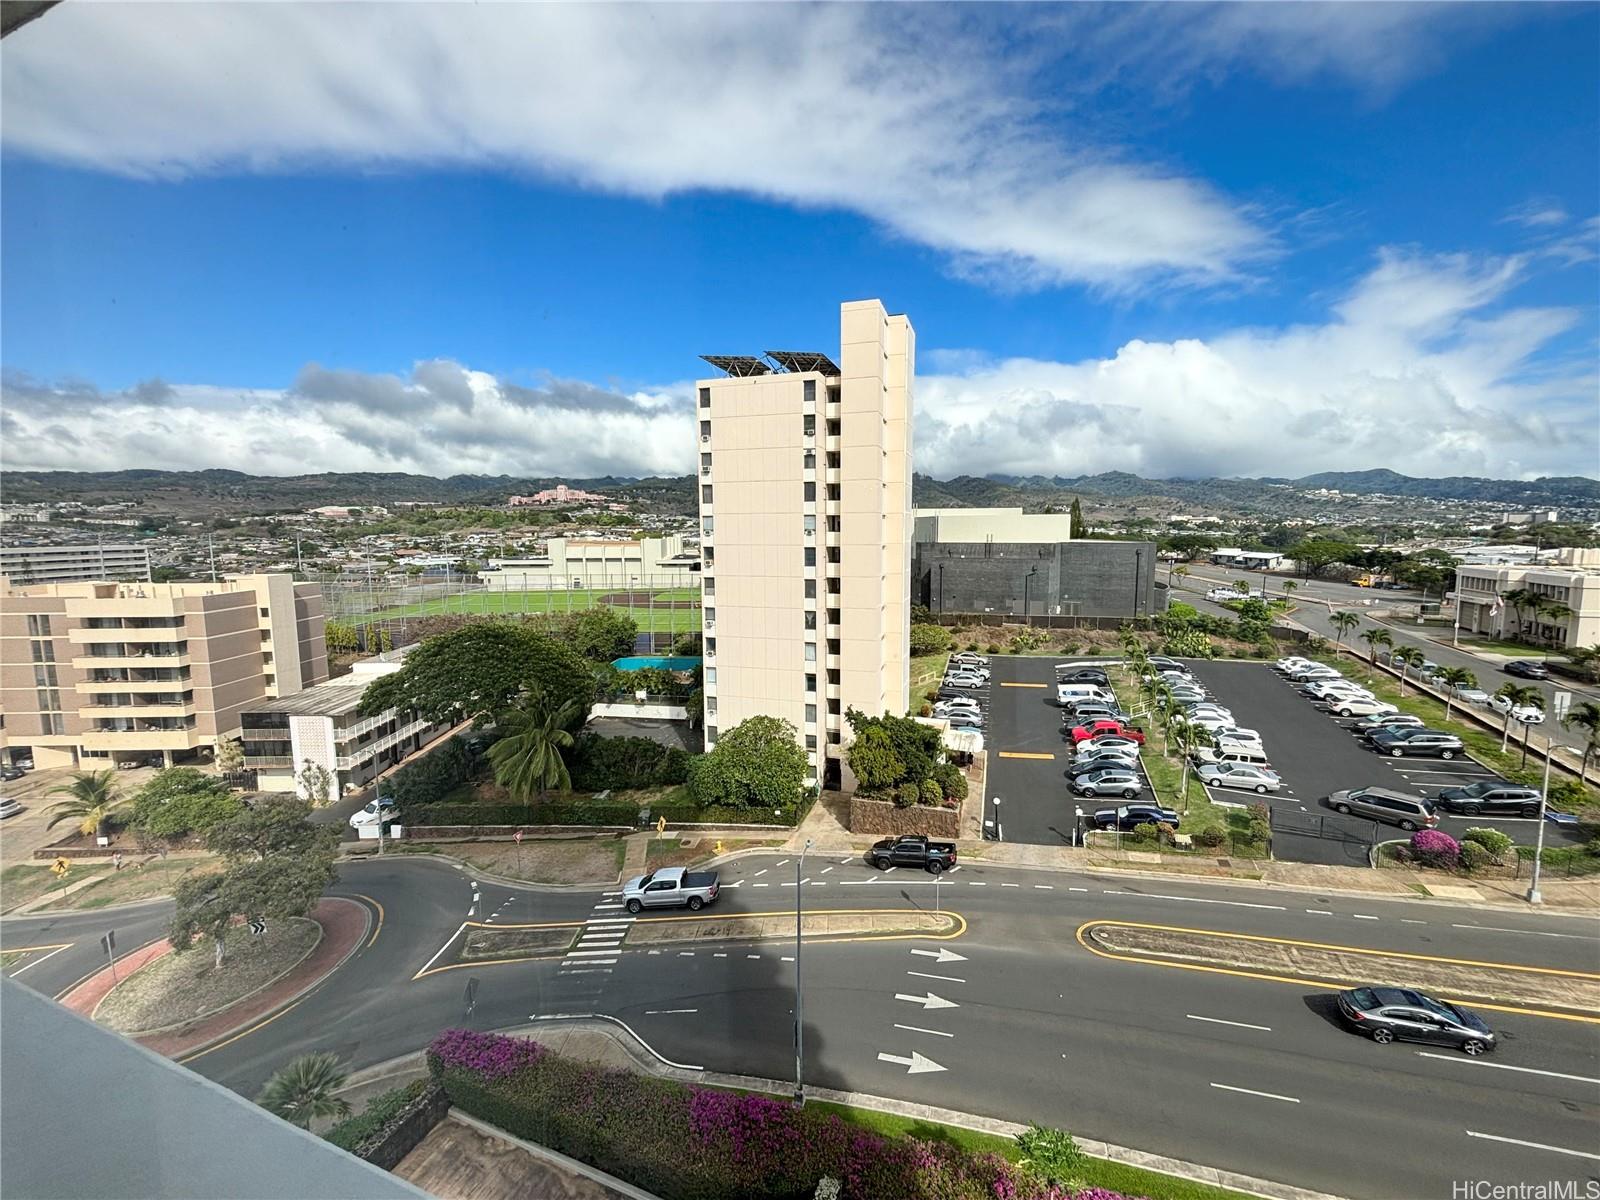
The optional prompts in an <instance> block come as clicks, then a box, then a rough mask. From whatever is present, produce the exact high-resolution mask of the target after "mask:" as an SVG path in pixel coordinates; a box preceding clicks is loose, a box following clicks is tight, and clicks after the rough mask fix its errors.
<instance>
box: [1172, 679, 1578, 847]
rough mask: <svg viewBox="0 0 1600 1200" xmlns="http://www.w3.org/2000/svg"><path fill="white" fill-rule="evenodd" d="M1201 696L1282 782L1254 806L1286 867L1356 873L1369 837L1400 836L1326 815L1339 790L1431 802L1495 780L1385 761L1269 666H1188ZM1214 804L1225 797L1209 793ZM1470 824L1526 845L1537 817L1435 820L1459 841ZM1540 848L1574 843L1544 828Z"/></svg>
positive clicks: (1472, 771) (1467, 769) (1462, 761)
mask: <svg viewBox="0 0 1600 1200" xmlns="http://www.w3.org/2000/svg"><path fill="white" fill-rule="evenodd" d="M1189 665H1190V666H1191V667H1192V668H1193V670H1194V673H1195V676H1196V678H1198V679H1199V680H1200V681H1201V683H1203V684H1204V685H1205V687H1206V689H1207V690H1208V691H1209V692H1211V693H1212V695H1213V696H1215V697H1216V698H1217V700H1218V701H1219V702H1221V703H1222V704H1225V705H1226V706H1227V707H1228V708H1229V709H1230V710H1232V712H1233V715H1234V718H1235V719H1236V720H1237V721H1238V723H1239V724H1240V725H1243V726H1245V727H1247V728H1250V729H1254V730H1257V731H1258V732H1259V733H1260V734H1261V742H1262V746H1263V747H1264V748H1265V750H1266V753H1267V757H1268V759H1270V760H1271V762H1272V767H1273V769H1274V770H1275V771H1277V772H1278V774H1279V775H1280V776H1282V777H1283V783H1284V786H1283V789H1282V790H1281V791H1279V792H1277V793H1276V794H1274V795H1270V796H1265V797H1256V796H1253V795H1244V796H1241V797H1239V799H1241V800H1245V801H1251V802H1253V801H1255V800H1257V799H1264V800H1265V801H1266V802H1267V803H1268V805H1269V806H1270V807H1271V808H1272V810H1273V826H1274V828H1273V838H1272V849H1273V856H1274V857H1276V858H1280V859H1286V860H1289V861H1292V862H1315V863H1336V864H1341V865H1365V863H1366V862H1367V848H1368V846H1369V845H1370V844H1371V842H1372V841H1373V839H1374V838H1376V840H1378V841H1387V840H1390V839H1393V838H1403V837H1407V836H1409V835H1408V834H1406V833H1405V832H1404V831H1402V830H1400V829H1398V828H1396V827H1394V826H1392V825H1381V824H1380V825H1377V826H1376V827H1375V826H1374V823H1373V822H1372V821H1368V820H1365V819H1363V818H1361V817H1356V816H1343V815H1341V814H1339V813H1336V812H1334V811H1333V810H1332V809H1331V808H1329V807H1328V806H1327V805H1326V804H1325V803H1324V801H1325V800H1326V799H1327V797H1328V795H1329V794H1330V793H1332V792H1336V791H1340V790H1343V789H1346V788H1358V787H1387V788H1393V789H1395V790H1396V791H1400V792H1407V793H1410V794H1413V795H1422V796H1428V795H1432V794H1433V793H1434V792H1436V791H1437V790H1438V789H1440V788H1446V787H1453V786H1455V785H1457V784H1464V783H1473V782H1475V781H1477V780H1480V779H1493V778H1495V777H1496V776H1495V774H1494V772H1492V771H1490V770H1489V769H1488V768H1486V767H1484V766H1482V765H1480V764H1479V763H1477V762H1475V761H1473V760H1472V759H1471V758H1456V759H1452V760H1448V761H1446V760H1444V759H1438V758H1420V757H1419V758H1403V759H1392V758H1385V757H1383V756H1382V755H1379V754H1377V753H1375V752H1373V751H1372V750H1370V749H1368V748H1367V747H1366V744H1365V742H1364V741H1363V740H1361V739H1359V738H1357V737H1356V735H1355V734H1354V733H1353V732H1352V727H1353V726H1354V725H1355V724H1356V723H1357V722H1356V720H1355V719H1349V720H1346V719H1343V718H1340V717H1336V716H1334V715H1333V714H1332V713H1330V712H1328V710H1327V709H1326V708H1324V707H1323V706H1321V705H1319V704H1317V703H1315V702H1313V701H1312V700H1311V699H1310V698H1308V697H1306V696H1302V695H1301V694H1300V692H1299V690H1298V688H1297V686H1296V685H1295V684H1293V683H1291V682H1290V681H1289V680H1287V679H1285V678H1283V677H1282V676H1281V675H1279V674H1278V673H1277V672H1276V671H1274V670H1272V668H1271V667H1269V666H1267V665H1266V664H1264V663H1256V662H1232V661H1224V662H1193V663H1191V664H1189ZM1216 795H1217V796H1218V797H1219V798H1224V797H1227V793H1226V792H1222V791H1218V792H1217V793H1216ZM1475 826H1490V827H1492V828H1495V829H1500V830H1503V831H1504V832H1505V833H1507V834H1508V835H1510V836H1511V837H1512V838H1513V839H1515V840H1516V841H1517V842H1519V843H1523V844H1531V843H1532V842H1533V840H1534V838H1535V836H1536V834H1537V828H1538V821H1537V819H1536V818H1535V819H1527V820H1524V819H1520V818H1516V817H1485V816H1478V817H1455V816H1449V815H1446V814H1441V819H1440V822H1439V828H1440V829H1442V830H1444V831H1445V832H1446V833H1448V834H1450V835H1451V836H1452V837H1455V838H1459V837H1460V836H1461V835H1462V834H1463V833H1464V832H1465V831H1466V830H1468V829H1470V828H1473V827H1475ZM1545 840H1546V844H1548V845H1553V846H1559V845H1565V844H1569V843H1574V844H1575V843H1576V842H1577V840H1578V839H1577V838H1576V837H1575V836H1574V835H1572V834H1571V833H1570V832H1569V831H1568V830H1566V829H1564V828H1562V827H1559V826H1555V825H1549V826H1547V827H1546V830H1545Z"/></svg>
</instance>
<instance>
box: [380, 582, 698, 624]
mask: <svg viewBox="0 0 1600 1200" xmlns="http://www.w3.org/2000/svg"><path fill="white" fill-rule="evenodd" d="M596 605H606V606H608V607H610V608H616V609H620V610H621V611H623V612H625V613H627V614H628V615H629V616H630V617H632V618H633V619H634V621H636V622H637V623H638V625H639V631H640V632H641V633H692V632H696V631H698V630H699V628H700V592H699V590H698V589H696V588H661V589H656V590H653V591H639V590H634V591H627V590H622V591H619V590H617V589H616V588H592V589H579V588H572V589H567V590H565V591H557V590H555V589H550V590H545V589H540V590H538V591H524V592H509V591H508V592H490V591H476V592H456V593H453V594H450V595H444V596H435V597H432V598H430V599H427V600H422V601H419V602H417V603H415V604H406V605H399V606H395V607H390V608H382V609H377V610H375V611H373V612H370V613H366V614H363V615H361V616H359V617H356V618H354V619H355V620H357V621H363V622H372V621H388V620H394V619H396V618H400V617H425V616H434V615H437V614H440V613H486V614H489V615H493V614H495V613H504V614H507V615H514V614H518V613H567V612H582V611H584V610H585V609H589V608H594V607H595V606H596Z"/></svg>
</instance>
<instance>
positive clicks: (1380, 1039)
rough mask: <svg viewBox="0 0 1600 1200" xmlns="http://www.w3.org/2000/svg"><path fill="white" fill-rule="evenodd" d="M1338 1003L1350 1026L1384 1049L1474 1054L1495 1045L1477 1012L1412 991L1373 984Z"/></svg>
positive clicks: (1346, 994)
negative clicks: (1417, 1046)
mask: <svg viewBox="0 0 1600 1200" xmlns="http://www.w3.org/2000/svg"><path fill="white" fill-rule="evenodd" d="M1338 1002H1339V1015H1340V1016H1342V1017H1343V1018H1344V1019H1345V1021H1346V1023H1347V1024H1349V1026H1350V1027H1351V1028H1352V1029H1354V1030H1356V1031H1357V1032H1359V1033H1364V1034H1366V1035H1367V1036H1368V1037H1370V1038H1371V1039H1372V1040H1373V1041H1375V1042H1377V1043H1378V1044H1379V1045H1380V1046H1386V1045H1388V1044H1389V1043H1390V1042H1394V1041H1401V1042H1427V1043H1428V1044H1430V1045H1435V1046H1453V1047H1454V1048H1455V1049H1457V1050H1460V1051H1461V1052H1462V1053H1463V1054H1470V1055H1473V1056H1477V1055H1479V1054H1482V1053H1483V1052H1484V1051H1485V1050H1493V1049H1494V1046H1495V1041H1496V1039H1495V1034H1494V1030H1492V1029H1490V1028H1489V1026H1488V1025H1486V1024H1484V1022H1483V1019H1482V1018H1481V1017H1479V1016H1478V1014H1477V1013H1475V1012H1473V1011H1471V1010H1470V1009H1466V1008H1462V1007H1461V1006H1460V1005H1457V1004H1451V1003H1450V1002H1449V1001H1448V1000H1435V999H1434V998H1433V997H1432V996H1429V995H1426V994H1425V993H1423V992H1414V991H1412V990H1411V989H1410V988H1397V987H1380V986H1378V985H1376V984H1369V985H1367V986H1366V987H1355V988H1350V989H1348V990H1347V991H1343V992H1340V993H1339V998H1338Z"/></svg>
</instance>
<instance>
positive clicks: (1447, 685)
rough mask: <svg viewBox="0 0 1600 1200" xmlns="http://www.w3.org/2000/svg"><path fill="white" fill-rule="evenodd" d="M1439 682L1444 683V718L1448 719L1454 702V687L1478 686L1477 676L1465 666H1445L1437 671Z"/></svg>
mask: <svg viewBox="0 0 1600 1200" xmlns="http://www.w3.org/2000/svg"><path fill="white" fill-rule="evenodd" d="M1439 682H1440V683H1442V684H1443V685H1444V719H1445V720H1446V721H1448V720H1449V719H1450V710H1451V707H1452V706H1453V705H1454V704H1455V699H1456V689H1457V688H1470V687H1477V686H1478V677H1477V676H1476V675H1474V674H1473V673H1472V672H1471V671H1469V670H1467V669H1466V668H1465V667H1445V668H1444V669H1443V670H1442V671H1440V672H1439Z"/></svg>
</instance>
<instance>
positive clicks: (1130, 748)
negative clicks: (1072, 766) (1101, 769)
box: [1072, 737, 1139, 762]
mask: <svg viewBox="0 0 1600 1200" xmlns="http://www.w3.org/2000/svg"><path fill="white" fill-rule="evenodd" d="M1097 754H1117V755H1120V756H1121V757H1123V758H1125V759H1126V760H1127V761H1128V762H1136V761H1137V760H1138V758H1139V743H1138V742H1131V741H1129V740H1128V739H1127V738H1119V737H1103V738H1095V739H1093V740H1092V741H1088V742H1078V743H1076V750H1075V752H1074V754H1073V756H1072V757H1073V761H1074V762H1076V761H1077V760H1078V759H1081V758H1093V757H1094V756H1095V755H1097Z"/></svg>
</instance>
